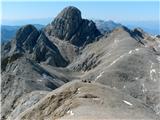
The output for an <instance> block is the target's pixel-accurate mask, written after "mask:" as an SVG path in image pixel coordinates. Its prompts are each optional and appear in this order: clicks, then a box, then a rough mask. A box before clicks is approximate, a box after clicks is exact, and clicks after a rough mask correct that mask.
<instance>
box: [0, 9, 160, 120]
mask: <svg viewBox="0 0 160 120" xmlns="http://www.w3.org/2000/svg"><path fill="white" fill-rule="evenodd" d="M107 27H109V26H107ZM107 29H108V28H107ZM110 29H112V30H111V31H109V32H106V33H105V32H104V31H103V32H104V33H103V34H101V33H100V32H99V30H98V29H97V28H96V26H95V23H94V22H93V21H91V20H87V19H83V18H82V17H81V12H80V10H79V9H78V8H76V7H73V6H69V7H66V8H64V9H63V10H62V11H61V12H60V13H59V14H58V15H57V17H56V18H55V19H54V20H53V21H52V22H51V23H50V24H48V25H47V26H45V27H44V28H43V29H41V30H38V29H37V28H36V27H34V26H33V25H31V24H29V25H25V26H22V27H21V28H20V29H19V30H18V31H17V33H16V36H15V37H14V38H13V39H12V40H11V41H9V42H6V43H4V44H3V45H2V47H1V76H2V82H1V103H2V104H1V107H2V109H1V116H2V117H1V119H2V120H45V119H47V120H66V119H67V120H75V119H76V120H84V119H85V120H86V119H87V120H88V119H90V120H91V119H92V120H99V119H105V120H106V119H108V120H113V119H117V120H118V119H119V120H120V119H121V120H122V119H123V120H124V119H125V120H135V119H137V120H159V118H160V96H159V95H160V87H159V83H160V79H159V78H160V38H159V36H158V35H157V36H151V35H149V34H148V33H146V32H145V31H143V30H142V29H140V28H136V29H134V30H130V29H128V28H127V27H125V26H123V25H120V26H119V27H114V28H113V27H112V28H110Z"/></svg>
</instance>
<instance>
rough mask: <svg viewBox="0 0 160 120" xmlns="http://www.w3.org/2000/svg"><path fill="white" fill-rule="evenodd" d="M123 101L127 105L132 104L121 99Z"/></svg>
mask: <svg viewBox="0 0 160 120" xmlns="http://www.w3.org/2000/svg"><path fill="white" fill-rule="evenodd" d="M123 102H124V103H126V104H127V105H130V106H132V105H133V104H132V103H130V102H128V101H126V100H123Z"/></svg>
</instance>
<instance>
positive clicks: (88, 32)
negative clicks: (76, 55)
mask: <svg viewBox="0 0 160 120" xmlns="http://www.w3.org/2000/svg"><path fill="white" fill-rule="evenodd" d="M50 26H51V27H50ZM50 26H48V27H47V28H46V31H47V32H48V34H50V35H53V36H56V37H58V38H59V39H62V40H66V41H69V42H70V43H72V44H74V45H76V46H83V45H86V44H88V43H91V42H92V41H94V39H95V38H96V37H97V36H99V35H100V32H99V31H98V30H97V28H96V26H95V24H94V22H93V21H89V20H86V19H82V18H81V12H80V11H79V10H78V9H77V8H75V7H67V8H65V9H64V10H62V12H61V13H60V14H58V16H57V17H56V18H55V19H54V21H53V22H52V23H51V25H50Z"/></svg>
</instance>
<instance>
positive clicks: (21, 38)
mask: <svg viewBox="0 0 160 120" xmlns="http://www.w3.org/2000/svg"><path fill="white" fill-rule="evenodd" d="M38 36H39V31H38V30H37V29H36V28H35V27H34V26H33V25H26V26H23V27H21V28H20V29H19V30H18V31H17V33H16V38H15V39H16V45H17V47H18V48H23V49H26V50H29V51H30V52H31V51H32V49H33V47H34V46H35V44H36V40H37V38H38Z"/></svg>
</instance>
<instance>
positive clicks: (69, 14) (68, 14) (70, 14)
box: [56, 6, 81, 20]
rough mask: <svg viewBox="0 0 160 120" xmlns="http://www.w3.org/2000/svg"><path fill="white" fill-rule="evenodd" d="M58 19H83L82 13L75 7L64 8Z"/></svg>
mask: <svg viewBox="0 0 160 120" xmlns="http://www.w3.org/2000/svg"><path fill="white" fill-rule="evenodd" d="M56 18H64V19H71V18H73V19H76V20H80V19H81V11H80V10H79V9H78V8H76V7H74V6H69V7H66V8H64V9H63V10H62V11H61V12H60V13H59V14H58V15H57V17H56Z"/></svg>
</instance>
